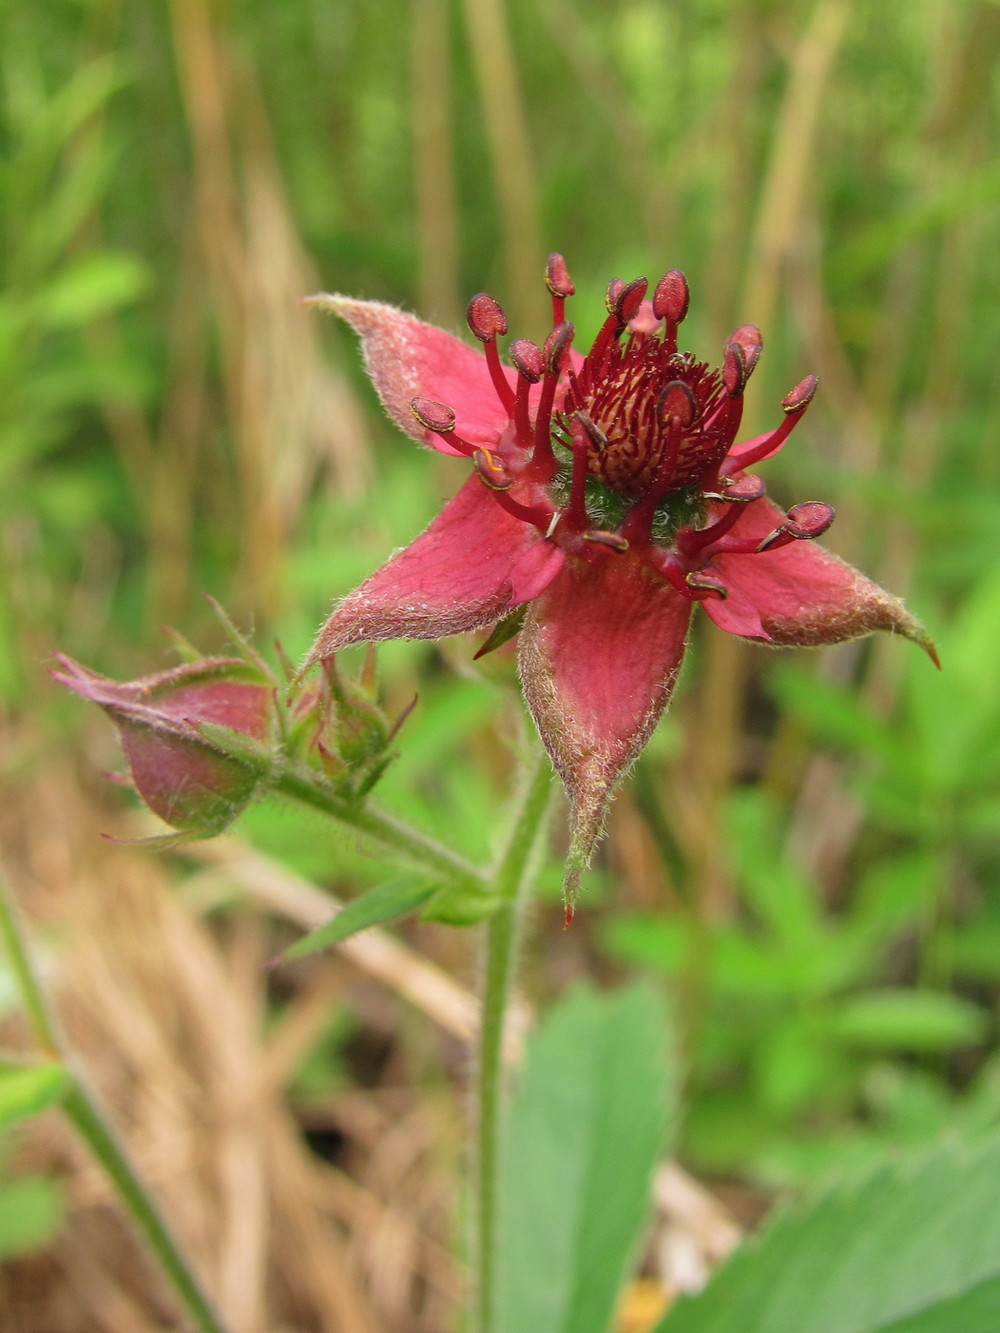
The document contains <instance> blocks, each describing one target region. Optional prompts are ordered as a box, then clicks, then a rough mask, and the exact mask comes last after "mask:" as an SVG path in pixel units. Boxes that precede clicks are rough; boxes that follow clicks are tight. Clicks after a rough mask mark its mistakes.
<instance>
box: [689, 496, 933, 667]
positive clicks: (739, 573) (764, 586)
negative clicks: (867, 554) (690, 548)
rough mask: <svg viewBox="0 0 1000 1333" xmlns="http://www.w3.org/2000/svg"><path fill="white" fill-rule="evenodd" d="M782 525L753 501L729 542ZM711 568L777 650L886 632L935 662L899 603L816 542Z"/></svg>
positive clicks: (776, 514)
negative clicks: (752, 612)
mask: <svg viewBox="0 0 1000 1333" xmlns="http://www.w3.org/2000/svg"><path fill="white" fill-rule="evenodd" d="M784 518H785V515H784V513H783V512H782V511H781V510H780V509H778V508H777V507H776V506H775V505H773V504H771V502H770V501H769V500H757V501H755V502H754V503H753V504H751V505H748V506H747V510H746V513H745V514H744V515H743V516H742V517H741V518H740V521H739V522H738V523H737V524H736V526H735V527H734V528H733V530H732V536H733V537H734V538H744V539H746V538H757V539H759V540H763V538H764V537H766V536H767V535H768V533H770V532H773V531H774V529H775V528H776V527H778V526H779V525H780V524H781V523H782V522H783V521H784ZM712 566H713V567H714V568H715V570H717V572H718V573H719V575H720V577H721V578H722V580H723V582H724V583H725V585H726V587H727V588H728V589H730V593H731V598H730V600H733V599H735V598H736V597H737V596H742V597H743V598H745V599H746V600H747V601H749V602H751V603H752V604H753V605H754V606H755V607H756V608H757V611H758V612H759V613H760V621H761V624H762V626H763V627H764V630H765V631H766V633H767V635H768V636H769V637H770V639H771V641H772V642H773V643H775V644H778V645H780V646H781V647H797V648H809V647H817V646H819V645H822V644H831V643H843V642H845V641H846V640H847V639H857V638H860V637H861V636H862V635H865V634H871V633H873V632H874V631H875V630H886V631H888V632H889V633H891V634H902V635H903V636H904V637H905V638H907V639H913V641H914V642H915V643H918V644H919V645H920V646H921V647H922V648H923V649H924V651H925V652H926V653H927V654H928V655H929V656H930V657H931V659H932V660H933V661H935V662H936V661H937V658H936V655H935V652H934V646H933V644H932V643H931V641H930V639H929V637H928V635H927V631H926V630H925V629H924V627H923V626H922V625H921V624H920V622H919V621H918V620H917V619H916V617H914V616H911V615H910V613H909V612H908V611H907V609H906V607H905V606H904V605H903V603H902V602H901V601H900V599H899V598H898V597H893V595H892V594H891V593H888V592H886V590H885V589H884V588H880V587H879V585H878V584H877V583H873V582H872V581H871V579H868V578H865V576H864V574H861V573H859V572H858V570H856V569H854V568H852V567H851V566H850V565H848V564H846V563H845V562H844V561H843V560H840V559H839V558H838V557H837V556H835V555H833V554H831V552H829V551H827V550H826V549H825V548H824V547H822V546H819V545H818V544H817V543H816V542H814V541H797V542H792V543H790V544H789V545H788V546H782V547H780V548H779V549H778V550H775V551H762V552H761V553H760V554H759V555H717V556H716V557H715V558H714V559H713V561H712ZM705 609H706V610H709V609H708V607H706V608H705ZM713 611H714V608H713V610H712V611H709V614H710V615H711V616H712V619H713V620H715V622H716V624H718V625H720V626H721V627H722V628H723V629H728V630H729V632H730V633H732V634H743V633H744V631H743V630H742V629H738V628H733V629H730V627H729V626H728V625H727V624H725V623H723V620H722V619H720V618H719V617H718V616H717V615H715V614H713ZM746 637H751V638H752V637H755V636H754V635H748V636H746Z"/></svg>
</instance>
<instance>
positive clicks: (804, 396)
mask: <svg viewBox="0 0 1000 1333" xmlns="http://www.w3.org/2000/svg"><path fill="white" fill-rule="evenodd" d="M818 383H819V377H818V376H817V375H807V376H806V377H805V379H804V380H803V381H802V383H801V384H796V386H795V388H794V389H793V390H792V391H791V393H788V394H786V395H785V397H784V398H782V400H781V406H782V410H783V411H785V412H794V413H797V414H799V415H801V414H802V413H803V412H804V411H805V410H806V408H807V407H808V406H809V404H810V403H811V402H812V400H813V394H814V393H815V392H816V385H817V384H818Z"/></svg>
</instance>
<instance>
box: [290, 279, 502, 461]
mask: <svg viewBox="0 0 1000 1333" xmlns="http://www.w3.org/2000/svg"><path fill="white" fill-rule="evenodd" d="M308 304H309V305H314V306H318V307H320V308H322V309H324V310H331V311H332V312H333V313H334V314H335V315H339V316H340V318H341V319H343V320H346V322H347V323H348V324H350V326H351V328H352V329H354V331H355V333H357V334H358V335H359V336H360V338H361V347H362V352H363V354H364V361H365V369H366V370H367V372H368V375H369V378H370V379H371V381H372V383H373V384H374V385H375V388H376V389H377V391H378V395H379V397H380V398H381V399H382V403H383V405H384V407H385V410H386V411H387V412H388V413H389V415H390V417H392V419H393V421H395V423H396V425H397V426H398V427H399V428H400V430H402V431H405V432H406V434H407V435H410V436H412V437H413V439H415V440H419V441H420V442H421V444H429V445H431V446H432V447H433V448H435V449H440V450H441V452H443V453H450V452H452V451H451V450H450V449H448V448H447V447H443V442H442V441H441V439H440V438H439V437H438V436H436V435H432V434H431V433H430V432H429V431H427V430H425V429H424V427H423V426H421V425H420V423H419V422H418V421H417V420H416V418H415V417H414V415H413V413H412V412H411V411H410V402H411V400H412V399H413V398H430V399H432V400H433V401H434V402H438V403H445V404H446V405H447V406H448V407H450V408H451V409H452V410H453V411H454V413H455V416H456V418H457V422H458V427H457V429H458V434H459V435H461V436H462V438H463V439H465V440H468V441H469V442H470V443H472V444H487V445H492V446H495V445H496V443H497V440H498V439H499V437H500V435H501V434H502V432H503V431H504V429H505V428H506V426H507V422H508V417H507V413H506V411H505V410H504V408H503V405H502V404H501V403H500V400H499V399H498V397H497V394H496V390H495V389H494V387H493V383H492V381H491V380H490V375H489V370H488V369H487V365H486V358H485V356H484V355H483V353H482V351H481V350H478V351H476V350H473V348H471V347H469V346H468V344H467V343H464V342H462V341H461V340H460V339H458V338H454V337H452V335H451V334H450V333H445V331H444V330H443V329H438V328H435V327H434V325H433V324H425V323H424V322H423V320H420V319H417V318H416V317H415V316H413V315H408V314H406V313H405V311H402V310H398V309H397V308H396V307H395V306H391V305H385V304H383V302H381V301H356V300H354V299H353V298H352V297H348V296H330V295H328V294H326V293H322V294H321V295H319V296H311V297H309V298H308ZM504 373H505V374H506V376H507V378H508V380H509V381H510V383H511V387H513V385H514V383H515V378H516V377H515V375H514V372H513V371H512V370H506V369H505V371H504Z"/></svg>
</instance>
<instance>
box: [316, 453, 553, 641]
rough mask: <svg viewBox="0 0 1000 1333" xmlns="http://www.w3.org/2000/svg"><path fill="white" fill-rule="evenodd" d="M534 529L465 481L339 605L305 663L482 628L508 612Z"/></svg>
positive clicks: (476, 483) (534, 542) (536, 541)
mask: <svg viewBox="0 0 1000 1333" xmlns="http://www.w3.org/2000/svg"><path fill="white" fill-rule="evenodd" d="M541 545H542V538H541V536H540V534H539V532H538V530H537V529H536V528H534V527H532V526H531V525H530V524H529V523H523V522H521V520H520V519H517V518H513V517H512V516H511V515H510V514H508V513H507V511H506V510H505V509H501V508H500V506H499V505H498V504H497V502H496V501H495V500H494V499H493V496H492V494H491V492H490V491H489V490H488V489H487V488H486V487H485V486H484V485H483V483H482V482H481V481H480V480H479V478H478V477H477V476H473V477H470V478H469V480H468V481H467V482H466V483H465V485H464V486H463V487H462V489H461V490H460V491H459V492H458V494H457V495H456V496H454V498H453V499H451V500H449V501H448V503H447V504H446V505H445V507H444V509H442V511H441V513H440V514H439V515H438V516H437V518H436V519H435V520H434V522H433V523H432V524H431V525H430V527H429V528H428V529H427V531H426V532H424V533H422V534H421V535H420V536H419V537H418V538H417V539H416V541H414V542H411V544H410V545H409V546H407V547H406V548H405V549H404V550H402V551H400V552H399V553H398V555H394V556H393V557H392V559H391V560H390V561H389V562H388V564H385V565H383V566H382V568H381V569H379V570H376V572H375V573H374V574H373V575H372V576H371V578H369V579H366V580H365V582H364V583H362V584H361V586H360V587H358V588H355V590H354V591H353V592H351V593H348V595H347V596H346V597H345V598H344V599H343V600H342V601H341V602H339V603H338V604H337V606H336V607H335V608H334V611H333V614H332V615H331V617H330V619H329V620H328V621H327V622H326V624H325V625H324V626H323V628H322V630H320V633H319V637H318V638H317V640H316V642H315V644H314V645H313V649H312V652H311V653H310V654H309V658H308V662H310V663H311V662H317V661H319V660H320V659H321V658H324V657H330V656H332V655H333V654H334V653H336V652H339V650H340V649H341V648H346V647H348V646H349V645H350V644H352V643H366V642H367V643H374V642H377V641H379V640H381V639H439V638H442V637H443V636H445V635H447V634H461V633H464V632H465V631H466V630H474V629H482V628H483V627H484V626H485V625H492V624H494V623H495V622H496V621H497V620H499V619H500V618H501V617H502V616H503V615H504V614H505V613H506V612H507V611H508V610H509V609H510V607H511V604H512V596H513V587H512V581H513V579H514V571H515V569H516V567H517V566H518V564H519V562H520V561H521V560H522V558H524V557H525V556H526V555H527V554H528V553H529V552H531V551H532V549H533V548H534V547H537V546H541Z"/></svg>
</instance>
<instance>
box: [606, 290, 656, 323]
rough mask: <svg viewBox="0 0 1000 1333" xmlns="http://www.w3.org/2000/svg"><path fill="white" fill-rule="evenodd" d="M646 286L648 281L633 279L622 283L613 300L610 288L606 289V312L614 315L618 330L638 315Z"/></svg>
mask: <svg viewBox="0 0 1000 1333" xmlns="http://www.w3.org/2000/svg"><path fill="white" fill-rule="evenodd" d="M612 286H614V283H612ZM648 286H649V281H648V279H646V278H634V279H633V280H632V281H631V282H625V283H622V284H621V286H620V287H619V288H618V289H617V291H616V292H615V295H614V297H613V298H612V296H611V287H609V288H608V312H609V314H612V315H614V317H615V320H616V321H617V323H618V327H619V328H622V329H623V328H624V327H625V325H626V324H627V323H628V322H629V320H630V319H632V318H634V316H635V315H637V314H638V313H639V307H640V306H641V305H642V301H643V297H644V296H645V295H646V288H647V287H648Z"/></svg>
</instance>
